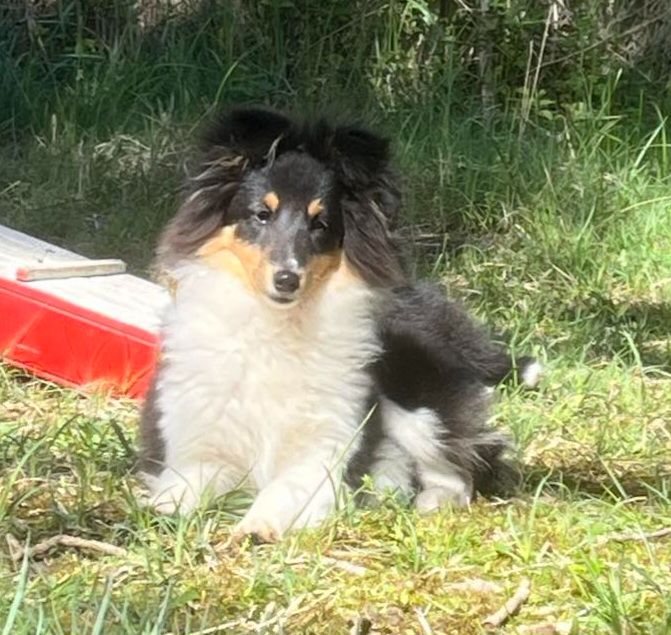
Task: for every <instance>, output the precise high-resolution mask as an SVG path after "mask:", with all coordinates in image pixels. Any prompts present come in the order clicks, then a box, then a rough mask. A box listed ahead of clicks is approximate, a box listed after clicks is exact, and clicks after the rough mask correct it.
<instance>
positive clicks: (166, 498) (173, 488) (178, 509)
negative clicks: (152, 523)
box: [140, 477, 199, 516]
mask: <svg viewBox="0 0 671 635" xmlns="http://www.w3.org/2000/svg"><path fill="white" fill-rule="evenodd" d="M145 481H146V482H147V485H149V488H150V493H148V494H147V495H145V496H142V497H141V498H140V503H141V504H142V505H143V506H145V507H150V508H152V509H153V510H154V511H156V512H157V513H159V514H163V515H165V516H171V515H173V514H175V513H180V514H182V515H186V514H188V513H190V512H191V511H193V510H194V509H195V508H196V507H197V506H198V503H199V496H198V494H197V492H196V491H195V490H194V488H193V487H191V486H190V485H189V484H188V483H185V482H183V481H178V482H166V481H165V480H162V479H161V478H157V477H151V479H145Z"/></svg>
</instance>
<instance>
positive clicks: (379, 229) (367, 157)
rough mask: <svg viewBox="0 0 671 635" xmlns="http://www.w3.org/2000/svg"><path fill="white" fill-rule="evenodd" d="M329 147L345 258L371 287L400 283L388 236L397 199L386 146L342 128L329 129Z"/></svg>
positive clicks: (381, 140)
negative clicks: (338, 194)
mask: <svg viewBox="0 0 671 635" xmlns="http://www.w3.org/2000/svg"><path fill="white" fill-rule="evenodd" d="M331 147H332V149H333V151H334V155H335V156H334V158H335V163H336V166H335V167H336V172H337V173H338V176H339V180H340V183H341V185H342V187H343V190H344V195H343V199H342V210H343V219H344V225H345V236H344V239H343V247H344V251H345V256H346V257H347V259H348V261H349V262H350V263H351V265H352V266H353V267H354V269H356V271H357V272H358V273H359V274H360V275H361V276H362V277H363V279H364V280H366V282H368V283H369V284H372V285H374V286H383V287H389V286H395V285H399V284H402V283H403V281H404V280H405V274H404V272H403V269H402V267H401V264H400V260H399V256H398V249H397V248H396V245H395V243H394V239H393V235H392V230H393V229H394V224H395V221H396V216H397V214H398V211H399V208H400V205H401V195H400V191H399V188H398V186H397V184H396V182H397V177H396V174H395V173H394V170H393V169H392V168H391V166H390V163H389V142H388V141H387V139H384V138H382V137H379V136H377V135H375V134H373V133H371V132H368V131H367V130H362V129H360V128H355V127H350V126H346V127H339V128H336V129H335V130H334V131H333V136H332V138H331Z"/></svg>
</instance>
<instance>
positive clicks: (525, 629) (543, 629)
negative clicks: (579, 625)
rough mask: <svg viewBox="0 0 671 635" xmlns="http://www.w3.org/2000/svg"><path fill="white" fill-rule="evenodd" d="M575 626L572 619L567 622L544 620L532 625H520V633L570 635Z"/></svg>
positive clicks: (530, 634)
mask: <svg viewBox="0 0 671 635" xmlns="http://www.w3.org/2000/svg"><path fill="white" fill-rule="evenodd" d="M572 628H573V622H572V621H566V622H543V623H542V624H532V625H530V626H520V629H519V632H520V633H525V634H526V633H528V635H568V634H569V633H570V632H571V629H572Z"/></svg>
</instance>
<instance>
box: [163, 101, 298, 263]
mask: <svg viewBox="0 0 671 635" xmlns="http://www.w3.org/2000/svg"><path fill="white" fill-rule="evenodd" d="M294 134H295V127H294V124H293V123H292V122H291V120H289V119H287V118H286V117H284V116H283V115H280V114H278V113H275V112H272V111H270V110H263V109H237V110H232V111H230V112H228V113H225V114H224V115H222V116H220V117H219V119H218V120H217V121H215V122H214V124H213V125H211V126H210V127H209V129H208V130H207V131H206V132H205V134H204V135H203V139H202V142H201V156H200V160H199V162H198V167H197V169H196V172H195V174H194V176H192V177H191V178H189V179H188V180H187V183H186V187H185V192H184V200H183V202H182V205H181V206H180V208H179V210H178V212H177V214H176V215H175V216H174V218H173V219H172V220H171V221H170V222H169V223H168V225H167V227H166V228H165V230H164V232H163V234H162V235H161V237H160V239H159V245H158V250H157V256H158V265H159V267H160V268H163V267H167V268H170V267H171V266H172V265H174V264H175V263H176V262H178V261H179V260H181V259H183V258H186V257H189V256H191V255H193V254H194V253H195V252H196V251H197V250H198V248H199V247H200V246H201V245H202V244H204V243H205V242H207V240H209V239H210V238H211V237H212V236H213V235H214V234H215V233H216V232H217V231H218V230H219V229H221V227H223V226H224V225H225V224H226V212H227V210H228V207H229V205H230V202H231V200H232V198H233V197H234V196H235V194H236V192H237V191H238V189H239V187H240V184H241V182H242V180H243V178H244V176H245V174H246V173H247V172H248V171H249V170H252V169H254V168H258V167H261V166H262V165H263V164H264V163H266V162H268V161H272V159H273V157H274V155H275V153H276V152H277V151H278V148H279V147H280V146H285V145H287V144H289V143H292V142H293V137H294Z"/></svg>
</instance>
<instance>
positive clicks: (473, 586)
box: [447, 578, 503, 595]
mask: <svg viewBox="0 0 671 635" xmlns="http://www.w3.org/2000/svg"><path fill="white" fill-rule="evenodd" d="M447 588H448V590H450V591H466V592H470V593H479V594H481V595H493V594H495V593H501V591H503V589H502V588H501V585H499V584H496V583H495V582H489V580H481V579H480V578H468V579H466V580H461V581H460V582H453V583H452V584H448V585H447Z"/></svg>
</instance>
